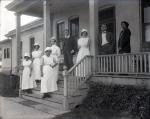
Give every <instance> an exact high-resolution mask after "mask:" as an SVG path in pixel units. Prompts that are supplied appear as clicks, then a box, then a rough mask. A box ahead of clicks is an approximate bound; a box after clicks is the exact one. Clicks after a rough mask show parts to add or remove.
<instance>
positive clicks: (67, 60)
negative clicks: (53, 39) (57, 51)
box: [63, 29, 77, 70]
mask: <svg viewBox="0 0 150 119" xmlns="http://www.w3.org/2000/svg"><path fill="white" fill-rule="evenodd" d="M63 52H64V65H65V66H66V67H67V70H69V69H70V68H71V67H72V66H73V55H75V54H76V52H77V42H76V40H75V39H74V38H73V37H71V36H70V35H69V31H68V29H66V30H65V39H64V46H63Z"/></svg>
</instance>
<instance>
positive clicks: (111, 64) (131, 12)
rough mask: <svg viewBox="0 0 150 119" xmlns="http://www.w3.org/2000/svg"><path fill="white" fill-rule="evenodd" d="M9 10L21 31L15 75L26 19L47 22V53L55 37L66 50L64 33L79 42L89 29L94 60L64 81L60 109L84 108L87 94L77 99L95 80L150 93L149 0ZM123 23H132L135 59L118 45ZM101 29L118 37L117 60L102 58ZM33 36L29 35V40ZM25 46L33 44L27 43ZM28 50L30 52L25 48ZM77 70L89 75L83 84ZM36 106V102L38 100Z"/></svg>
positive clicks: (44, 1)
mask: <svg viewBox="0 0 150 119" xmlns="http://www.w3.org/2000/svg"><path fill="white" fill-rule="evenodd" d="M6 8H7V9H8V10H10V11H14V12H15V13H16V31H15V39H14V40H13V41H14V48H15V49H14V57H15V58H16V59H17V60H14V61H13V63H14V67H15V69H16V72H17V71H18V70H19V66H20V63H21V61H20V59H21V54H22V53H21V51H20V50H19V49H20V48H21V45H20V42H21V41H22V40H23V39H22V35H23V34H22V33H21V27H20V22H21V20H20V16H21V14H26V15H31V16H37V17H41V18H42V19H43V29H41V31H39V34H41V33H42V36H43V39H41V38H40V39H39V40H40V41H39V42H40V43H41V46H42V48H43V49H44V48H45V47H46V46H49V45H50V37H52V36H55V37H56V38H57V44H58V45H59V46H60V48H61V49H62V44H63V38H64V34H63V32H64V30H65V29H69V31H70V35H71V36H73V37H75V38H76V39H78V38H79V37H80V32H81V30H82V29H83V28H85V29H87V31H88V35H89V37H90V53H91V56H87V57H85V58H84V59H83V60H82V61H81V62H79V63H78V64H75V66H74V67H73V68H72V69H71V70H70V71H69V72H67V74H69V75H68V76H66V75H64V79H63V84H62V85H64V88H63V94H62V100H63V102H62V107H61V108H63V109H67V108H72V107H74V106H75V105H77V104H79V102H80V101H81V99H83V97H80V96H84V95H85V94H86V93H83V92H84V91H83V90H82V94H83V95H80V96H79V95H77V94H76V93H78V92H80V93H81V90H80V89H79V87H80V86H81V85H82V86H83V84H85V81H86V80H87V79H89V78H91V76H92V79H93V80H95V81H97V80H99V81H102V82H105V83H109V84H113V83H117V84H126V85H130V84H131V85H146V86H147V87H150V81H149V80H145V76H147V77H146V78H148V79H149V73H150V53H149V52H150V36H149V34H150V27H149V25H150V2H149V0H144V1H143V0H132V1H131V0H107V1H106V0H61V1H60V0H33V1H29V0H14V1H13V2H12V3H10V4H9V5H8V6H6ZM122 21H127V22H128V23H129V28H130V30H131V53H129V54H118V47H117V44H118V39H119V34H120V32H121V22H122ZM101 24H107V26H108V30H109V31H110V32H112V33H113V37H114V39H115V40H116V52H115V54H112V55H105V56H99V55H98V50H97V49H98V46H97V40H98V39H97V36H98V34H99V31H100V26H101ZM36 29H37V28H36ZM32 30H33V29H31V30H29V34H31V32H32ZM26 39H30V36H27V37H26ZM35 39H36V38H35ZM37 39H38V38H37ZM26 41H28V40H24V41H23V42H26ZM26 43H27V42H26ZM28 43H29V42H28ZM28 45H29V46H30V45H31V44H30V43H29V44H28ZM27 49H28V50H29V48H28V47H26V51H27ZM24 50H25V48H23V51H24ZM62 55H63V52H62ZM84 63H86V67H87V68H83V69H82V67H84V65H83V64H84ZM76 69H79V71H81V70H85V71H84V72H85V74H84V76H83V77H84V80H81V79H80V77H77V76H75V74H77V73H78V72H79V71H77V70H76ZM112 74H113V76H112ZM118 74H121V75H118ZM124 74H125V75H124ZM122 75H123V76H122ZM143 77H144V78H143ZM76 91H78V92H76ZM59 93H60V92H59ZM56 95H58V93H55V94H54V97H56ZM74 95H76V96H77V97H76V99H74V97H73V96H74ZM54 97H53V98H54ZM26 98H28V97H26ZM32 100H36V101H37V99H35V98H32ZM72 101H73V102H72ZM48 104H49V105H50V104H53V103H52V102H51V103H48Z"/></svg>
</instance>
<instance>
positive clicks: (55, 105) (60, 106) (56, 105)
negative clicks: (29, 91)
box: [22, 95, 63, 110]
mask: <svg viewBox="0 0 150 119" xmlns="http://www.w3.org/2000/svg"><path fill="white" fill-rule="evenodd" d="M22 98H23V99H26V100H31V101H34V102H38V103H40V104H44V105H47V106H49V107H51V108H54V109H59V110H62V109H63V103H57V102H52V101H48V100H43V99H42V98H35V97H32V96H31V97H30V96H29V95H22Z"/></svg>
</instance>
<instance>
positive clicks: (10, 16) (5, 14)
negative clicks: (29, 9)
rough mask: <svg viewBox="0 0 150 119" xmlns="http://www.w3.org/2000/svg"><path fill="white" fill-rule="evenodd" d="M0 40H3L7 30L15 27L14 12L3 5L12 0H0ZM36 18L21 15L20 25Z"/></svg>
mask: <svg viewBox="0 0 150 119" xmlns="http://www.w3.org/2000/svg"><path fill="white" fill-rule="evenodd" d="M0 1H1V3H0V40H5V39H6V37H5V36H4V35H5V34H7V33H8V32H9V31H11V30H13V29H15V27H16V20H15V15H14V12H11V11H8V10H7V9H6V8H5V6H6V5H7V4H9V3H10V2H12V1H13V0H0ZM37 19H38V18H36V17H32V16H26V15H22V16H21V25H25V24H27V23H29V22H32V21H34V20H37Z"/></svg>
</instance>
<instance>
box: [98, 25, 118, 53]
mask: <svg viewBox="0 0 150 119" xmlns="http://www.w3.org/2000/svg"><path fill="white" fill-rule="evenodd" d="M115 44H116V43H115V40H114V39H113V35H112V33H111V32H108V31H107V26H106V24H102V25H101V31H100V33H99V35H98V49H99V55H105V54H113V53H114V52H115Z"/></svg>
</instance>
